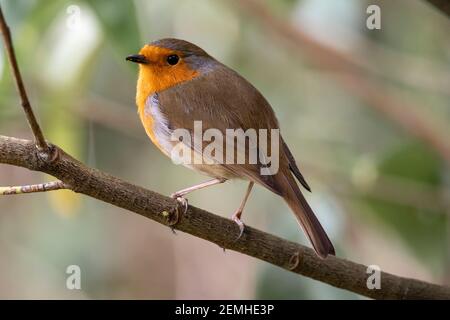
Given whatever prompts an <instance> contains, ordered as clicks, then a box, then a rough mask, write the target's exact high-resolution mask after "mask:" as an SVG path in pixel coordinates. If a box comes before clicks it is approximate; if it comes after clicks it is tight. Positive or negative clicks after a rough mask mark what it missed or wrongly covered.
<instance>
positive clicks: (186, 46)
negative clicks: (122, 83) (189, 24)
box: [126, 39, 217, 96]
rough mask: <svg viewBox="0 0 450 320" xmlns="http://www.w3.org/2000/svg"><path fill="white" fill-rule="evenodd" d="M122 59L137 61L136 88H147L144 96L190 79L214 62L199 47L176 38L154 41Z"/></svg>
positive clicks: (206, 69) (205, 70) (210, 66)
mask: <svg viewBox="0 0 450 320" xmlns="http://www.w3.org/2000/svg"><path fill="white" fill-rule="evenodd" d="M126 60H127V61H131V62H135V63H138V64H139V67H140V68H139V80H138V91H139V90H144V91H148V92H146V93H145V94H146V95H147V96H148V95H149V94H152V93H154V92H159V91H162V90H165V89H167V88H169V87H172V86H174V85H177V84H180V83H182V82H185V81H188V80H192V79H193V78H195V77H197V76H199V75H201V74H203V73H204V72H207V71H208V70H210V69H211V68H213V66H214V64H215V63H217V61H216V60H215V59H214V58H212V57H211V56H210V55H208V54H207V53H206V52H205V51H204V50H203V49H201V48H200V47H198V46H196V45H194V44H192V43H190V42H187V41H184V40H178V39H161V40H157V41H154V42H152V43H150V44H147V45H145V46H144V47H143V48H142V49H141V50H140V51H139V54H134V55H130V56H128V57H127V58H126ZM138 94H139V92H138Z"/></svg>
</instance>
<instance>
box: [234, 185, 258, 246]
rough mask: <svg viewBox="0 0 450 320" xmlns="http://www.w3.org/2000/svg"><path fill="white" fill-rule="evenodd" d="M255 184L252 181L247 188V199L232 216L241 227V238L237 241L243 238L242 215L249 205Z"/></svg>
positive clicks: (245, 198)
mask: <svg viewBox="0 0 450 320" xmlns="http://www.w3.org/2000/svg"><path fill="white" fill-rule="evenodd" d="M254 184H255V183H254V182H253V181H251V182H250V183H249V184H248V187H247V192H246V193H245V197H244V199H243V200H242V202H241V205H240V206H239V208H238V209H237V210H236V211H235V212H234V214H233V215H232V216H231V219H232V220H233V221H234V222H236V224H237V225H238V226H239V236H238V237H237V239H236V240H239V238H240V237H241V236H242V234H243V233H244V228H245V226H244V223H243V222H242V221H241V215H242V211H244V207H245V204H246V203H247V200H248V197H249V196H250V193H251V191H252V188H253V185H254Z"/></svg>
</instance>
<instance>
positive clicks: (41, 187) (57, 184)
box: [0, 181, 69, 196]
mask: <svg viewBox="0 0 450 320" xmlns="http://www.w3.org/2000/svg"><path fill="white" fill-rule="evenodd" d="M61 189H69V188H68V186H67V185H66V184H65V183H64V182H62V181H51V182H45V183H39V184H30V185H26V186H12V187H0V195H2V196H7V195H12V194H22V193H35V192H46V191H53V190H61Z"/></svg>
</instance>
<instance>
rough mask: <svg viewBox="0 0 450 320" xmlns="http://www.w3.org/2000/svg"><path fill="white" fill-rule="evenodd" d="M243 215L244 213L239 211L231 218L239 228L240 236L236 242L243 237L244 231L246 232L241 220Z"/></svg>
mask: <svg viewBox="0 0 450 320" xmlns="http://www.w3.org/2000/svg"><path fill="white" fill-rule="evenodd" d="M241 214H242V212H240V211H237V212H235V213H234V214H233V215H232V216H231V220H233V221H234V222H235V223H236V224H237V225H238V227H239V236H238V237H237V238H236V240H235V241H238V240H239V239H240V238H241V237H242V235H243V234H244V230H245V225H244V223H243V222H242V220H241Z"/></svg>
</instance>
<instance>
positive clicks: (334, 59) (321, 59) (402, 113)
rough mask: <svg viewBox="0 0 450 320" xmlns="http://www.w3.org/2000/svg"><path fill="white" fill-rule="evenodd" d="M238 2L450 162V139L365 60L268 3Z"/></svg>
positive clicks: (351, 90)
mask: <svg viewBox="0 0 450 320" xmlns="http://www.w3.org/2000/svg"><path fill="white" fill-rule="evenodd" d="M234 2H235V4H236V5H237V6H239V7H240V8H242V9H243V11H244V12H246V13H247V14H248V15H250V16H252V17H255V18H256V19H257V20H258V22H259V23H261V25H263V26H264V27H265V28H266V29H267V30H268V31H269V32H271V33H275V34H277V35H279V36H280V37H281V38H282V39H284V40H287V41H288V42H289V43H290V44H291V45H292V46H293V48H294V49H295V50H297V52H298V54H300V55H306V57H307V58H308V59H309V60H310V61H311V62H312V63H313V64H314V65H316V66H317V67H318V68H320V69H325V70H328V71H332V72H334V73H335V77H336V80H337V82H338V83H339V84H341V85H342V86H343V88H344V89H346V90H348V91H349V92H350V93H352V94H354V95H355V96H358V97H359V98H360V99H361V100H362V101H364V102H365V103H364V104H363V105H364V106H370V107H372V108H373V109H374V110H376V111H377V112H378V113H379V114H380V115H382V116H384V117H385V118H386V119H387V120H389V121H391V122H392V123H395V124H397V125H399V126H400V127H402V128H403V129H404V130H405V131H406V132H408V133H410V134H412V135H413V136H415V137H416V138H418V139H420V140H422V141H423V142H425V143H426V144H427V145H429V146H430V147H431V148H433V150H435V151H436V153H437V154H438V155H440V156H441V158H442V159H444V160H445V161H446V162H447V164H449V165H450V143H449V140H448V139H445V138H443V137H442V136H443V135H442V134H441V133H440V132H438V131H437V130H436V129H435V128H434V127H433V124H432V123H429V122H428V121H426V120H424V119H423V116H422V115H420V114H418V113H416V112H414V110H420V108H417V107H416V106H414V105H412V103H411V102H408V103H405V102H404V101H402V98H396V97H394V96H391V95H390V94H389V93H388V92H387V91H386V90H385V88H384V87H383V86H381V85H379V84H378V83H376V82H374V81H371V80H370V79H369V77H368V76H367V74H366V71H367V70H366V69H367V67H366V66H365V65H364V63H361V61H357V60H353V59H351V58H349V57H347V56H346V55H345V54H343V53H341V52H339V51H337V50H335V49H333V48H330V47H327V46H326V45H323V44H321V43H319V42H317V41H316V40H314V39H313V38H311V37H310V36H308V35H307V34H305V33H304V32H302V31H300V30H299V29H297V28H296V27H295V26H293V25H292V24H290V23H289V22H287V21H285V20H281V19H279V18H277V17H275V16H273V15H272V14H271V12H270V11H269V10H268V9H267V7H266V6H265V5H264V4H263V3H261V2H260V1H257V0H239V1H238V0H235V1H234Z"/></svg>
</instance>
